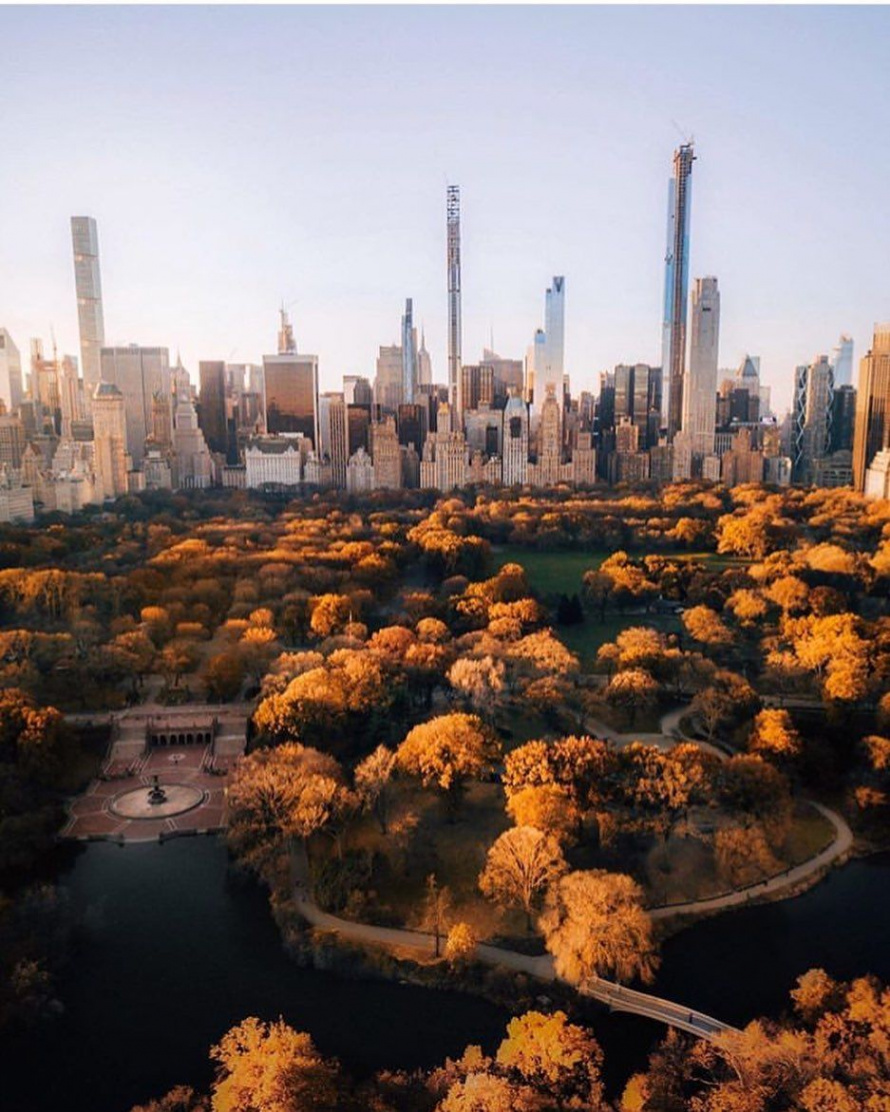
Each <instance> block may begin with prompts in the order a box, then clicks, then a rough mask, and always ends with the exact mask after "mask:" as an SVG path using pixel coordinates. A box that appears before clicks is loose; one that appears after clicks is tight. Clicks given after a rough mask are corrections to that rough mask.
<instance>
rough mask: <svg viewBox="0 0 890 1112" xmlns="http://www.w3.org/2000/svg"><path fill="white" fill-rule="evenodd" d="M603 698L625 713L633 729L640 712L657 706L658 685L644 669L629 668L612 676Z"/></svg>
mask: <svg viewBox="0 0 890 1112" xmlns="http://www.w3.org/2000/svg"><path fill="white" fill-rule="evenodd" d="M603 698H604V699H605V701H606V702H607V703H608V704H609V706H612V707H615V708H616V709H617V710H620V711H622V712H623V713H625V714H626V715H627V718H628V721H629V723H630V725H631V727H633V725H634V723H635V722H636V720H637V715H638V714H639V713H640V711H643V710H648V709H649V708H650V707H653V706H655V703H656V701H657V699H658V683H657V682H656V681H655V680H654V679H653V678H652V676H650V675H649V673H648V672H646V671H645V670H644V669H642V668H628V669H627V671H626V672H616V674H615V675H614V676H612V678H611V679H610V680H609V683H608V686H607V687H606V690H605V692H604V693H603Z"/></svg>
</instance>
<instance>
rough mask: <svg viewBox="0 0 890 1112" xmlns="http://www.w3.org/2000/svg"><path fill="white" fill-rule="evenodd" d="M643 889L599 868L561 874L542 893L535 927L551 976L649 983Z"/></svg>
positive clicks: (650, 954) (651, 965)
mask: <svg viewBox="0 0 890 1112" xmlns="http://www.w3.org/2000/svg"><path fill="white" fill-rule="evenodd" d="M642 901H643V892H642V889H641V888H640V886H639V885H638V884H637V883H636V881H634V880H633V879H632V878H631V877H629V876H624V875H623V874H621V873H609V872H606V871H604V870H602V869H594V870H591V871H589V872H573V873H566V874H565V875H564V876H562V877H561V878H560V879H559V880H558V881H557V882H556V883H555V884H554V885H553V886H552V887H551V888H550V890H549V892H548V893H547V899H546V902H545V906H544V911H543V913H542V915H541V918H540V926H541V929H542V930H543V932H544V938H545V941H546V944H547V949H548V950H549V951H550V953H551V954H552V955H553V959H554V963H555V966H556V972H557V974H558V975H559V976H560V977H562V978H564V979H565V980H567V981H570V982H571V983H573V984H581V983H583V982H584V981H585V980H587V979H588V978H590V977H612V978H614V979H615V980H618V981H630V980H632V979H633V978H634V977H637V976H639V977H640V978H641V979H642V980H644V981H651V980H652V978H653V976H654V973H655V969H656V967H657V965H658V958H657V955H656V947H655V942H654V940H653V936H652V922H651V920H650V919H649V916H648V915H647V914H646V912H645V911H644V910H643V902H642Z"/></svg>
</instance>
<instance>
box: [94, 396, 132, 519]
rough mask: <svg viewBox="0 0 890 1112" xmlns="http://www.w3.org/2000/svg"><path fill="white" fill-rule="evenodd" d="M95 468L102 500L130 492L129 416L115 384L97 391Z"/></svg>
mask: <svg viewBox="0 0 890 1112" xmlns="http://www.w3.org/2000/svg"><path fill="white" fill-rule="evenodd" d="M91 410H92V415H93V444H94V454H93V460H94V467H95V471H96V495H97V498H98V501H100V502H101V501H103V500H104V499H106V498H109V499H110V498H119V497H120V496H121V495H122V494H126V493H127V464H128V459H127V415H126V408H125V400H124V396H123V394H122V393H121V391H120V390H119V389H118V387H117V386H115V385H114V383H111V382H100V383H99V384H98V386H96V388H95V390H94V391H93V399H92V404H91Z"/></svg>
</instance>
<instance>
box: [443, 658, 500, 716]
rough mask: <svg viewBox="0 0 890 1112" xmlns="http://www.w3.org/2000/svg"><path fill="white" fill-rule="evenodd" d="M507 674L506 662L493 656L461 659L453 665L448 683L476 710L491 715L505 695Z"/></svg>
mask: <svg viewBox="0 0 890 1112" xmlns="http://www.w3.org/2000/svg"><path fill="white" fill-rule="evenodd" d="M505 673H506V668H505V666H504V662H503V661H502V660H496V659H494V658H493V657H491V656H484V657H482V658H481V659H473V658H470V657H460V658H459V659H457V660H456V661H455V662H454V664H452V665H451V669H450V671H449V672H448V682H449V683H450V684H451V686H452V687H453V688H454V690H455V691H456V692H458V693H459V694H460V695H461V696H463V698H464V699H465V700H466V702H467V703H468V704H469V705H470V706H471V707H473V708H474V709H475V710H477V711H484V710H486V709H487V710H488V711H489V713H490V712H491V710H492V709H493V708H494V707H495V706H496V705H497V703H498V702H499V700H500V698H501V696H502V694H503V691H504V676H505Z"/></svg>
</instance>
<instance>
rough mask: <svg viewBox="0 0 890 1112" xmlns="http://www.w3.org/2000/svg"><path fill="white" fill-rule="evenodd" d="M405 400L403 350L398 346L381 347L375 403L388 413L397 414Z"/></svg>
mask: <svg viewBox="0 0 890 1112" xmlns="http://www.w3.org/2000/svg"><path fill="white" fill-rule="evenodd" d="M404 400H405V385H404V379H403V364H402V349H401V347H399V346H398V345H397V344H390V345H389V346H381V347H380V348H379V349H378V354H377V377H376V378H375V379H374V401H375V402H376V404H377V405H379V406H380V407H381V409H382V410H383V411H384V412H386V413H395V412H396V410H397V409H398V407H399V406H400V405H401V404H402V402H403V401H404Z"/></svg>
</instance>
